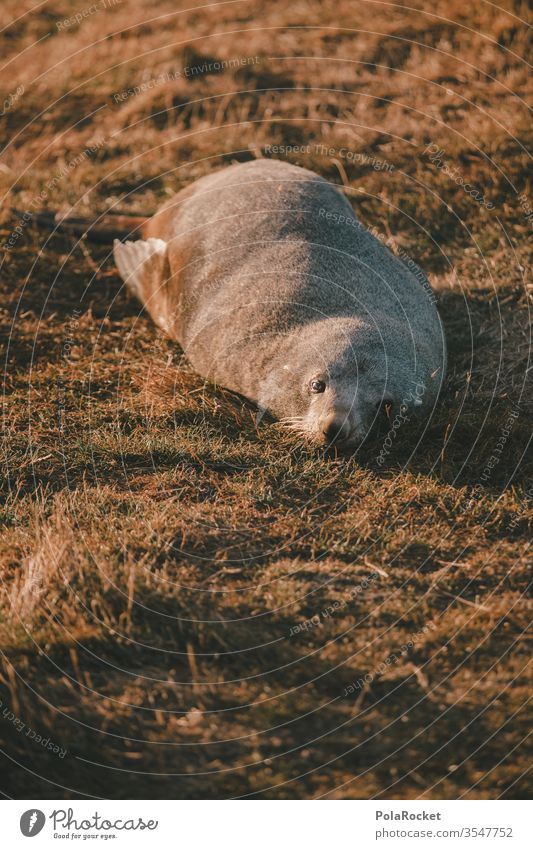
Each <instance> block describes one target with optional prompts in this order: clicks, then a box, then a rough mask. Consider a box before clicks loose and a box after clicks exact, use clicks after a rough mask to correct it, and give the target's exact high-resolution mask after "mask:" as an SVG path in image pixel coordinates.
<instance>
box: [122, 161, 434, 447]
mask: <svg viewBox="0 0 533 849" xmlns="http://www.w3.org/2000/svg"><path fill="white" fill-rule="evenodd" d="M143 237H144V238H143V240H142V241H137V242H126V243H125V244H124V243H121V242H118V241H117V242H115V248H114V255H115V260H116V263H117V267H118V269H119V271H120V273H121V275H122V277H123V278H124V280H125V281H126V282H127V283H128V285H129V286H130V287H131V288H132V290H133V291H134V292H135V294H136V295H137V296H138V297H139V299H140V300H141V302H142V303H143V304H144V305H145V307H146V309H147V310H148V312H149V313H150V314H151V315H152V317H153V318H154V320H155V322H156V323H157V324H158V325H159V326H160V327H161V328H162V329H163V330H164V331H165V332H166V333H167V334H169V335H170V336H171V337H172V338H173V339H175V340H176V341H177V342H179V343H180V345H181V346H182V348H183V350H184V351H185V353H186V355H187V357H188V359H189V360H190V362H191V364H192V365H193V367H194V368H195V369H196V370H197V371H198V372H199V373H200V374H201V375H203V376H204V377H206V378H208V379H210V380H213V381H215V382H217V383H219V384H221V385H223V386H226V387H228V388H229V389H232V390H234V391H236V392H239V393H241V394H242V395H245V396H246V397H248V398H250V399H251V400H252V401H254V402H255V403H256V404H257V405H258V406H259V407H261V408H263V409H265V410H268V411H269V412H270V413H272V414H273V415H274V416H275V417H278V418H282V419H285V420H286V421H288V422H290V423H291V424H292V425H293V426H294V427H295V428H296V429H298V430H300V431H302V432H304V433H306V434H308V435H310V436H315V437H317V438H319V439H321V440H322V439H324V438H325V439H329V438H330V437H331V436H334V435H337V436H338V437H339V438H340V439H342V441H344V442H346V443H347V444H349V445H352V444H355V443H357V442H358V441H360V440H361V439H362V438H363V437H364V436H365V435H366V433H367V432H368V430H369V428H370V426H371V425H372V422H373V421H374V419H375V418H376V416H379V415H380V411H382V410H385V411H386V412H387V413H388V414H390V412H391V411H394V409H395V408H397V409H399V408H400V407H401V406H402V405H404V406H410V405H415V406H416V405H418V406H419V408H420V409H425V410H429V409H431V407H432V405H433V404H434V403H435V400H436V398H437V395H438V391H439V388H440V386H441V384H442V380H443V377H444V371H445V342H444V335H443V330H442V326H441V323H440V320H439V316H438V313H437V310H436V307H435V305H434V299H433V298H432V296H431V290H430V288H429V284H427V281H425V278H423V276H422V275H421V273H419V274H418V273H416V274H415V273H414V272H413V271H412V270H410V268H409V267H408V266H407V265H406V264H405V263H403V262H402V261H401V260H400V259H398V258H397V257H395V256H394V255H393V254H392V253H391V252H390V251H389V250H388V249H387V248H386V247H385V246H384V245H383V244H382V243H381V242H380V241H379V239H376V238H375V237H374V236H372V235H371V234H370V233H369V232H368V231H367V230H365V228H364V227H363V226H362V225H361V224H359V222H358V221H357V219H356V218H355V216H354V214H353V211H352V208H351V206H350V204H349V203H348V201H347V200H346V199H345V198H344V196H343V195H342V194H341V192H340V191H339V190H338V189H337V188H336V187H334V186H332V185H331V184H330V183H328V182H327V181H326V180H324V179H322V178H321V177H319V176H317V175H316V174H313V173H312V172H310V171H307V170H305V169H303V168H298V167H296V166H293V165H289V164H286V163H281V162H278V161H274V160H267V159H260V160H256V161H254V162H248V163H245V164H240V165H233V166H231V167H229V168H226V169H224V170H222V171H218V172H216V173H214V174H210V175H208V176H206V177H203V178H202V179H200V180H198V181H197V182H195V183H193V184H192V185H191V186H189V187H188V188H186V189H185V190H183V191H181V192H179V193H178V194H177V195H176V196H175V197H174V198H172V199H171V200H170V201H169V202H168V203H167V204H165V206H164V207H163V208H162V209H161V210H160V211H159V212H158V213H157V214H156V215H155V216H154V217H153V218H152V219H150V220H149V221H148V223H147V224H146V225H145V227H144V229H143ZM413 267H414V266H413ZM414 268H415V269H416V267H414ZM417 271H418V270H417ZM420 277H422V281H421V279H420ZM313 381H314V382H313ZM317 381H318V383H317ZM317 388H318V390H319V391H316V390H317ZM332 425H334V426H335V427H334V429H333V430H332Z"/></svg>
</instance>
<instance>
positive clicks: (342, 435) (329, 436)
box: [320, 413, 350, 443]
mask: <svg viewBox="0 0 533 849" xmlns="http://www.w3.org/2000/svg"><path fill="white" fill-rule="evenodd" d="M320 429H321V431H322V434H323V436H324V439H325V440H326V442H327V443H331V442H343V440H345V439H348V436H349V435H350V425H349V423H348V419H347V417H346V416H339V415H338V414H337V413H330V415H329V416H326V417H325V418H323V419H322V421H321V423H320Z"/></svg>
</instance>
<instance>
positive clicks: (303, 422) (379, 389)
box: [260, 319, 433, 449]
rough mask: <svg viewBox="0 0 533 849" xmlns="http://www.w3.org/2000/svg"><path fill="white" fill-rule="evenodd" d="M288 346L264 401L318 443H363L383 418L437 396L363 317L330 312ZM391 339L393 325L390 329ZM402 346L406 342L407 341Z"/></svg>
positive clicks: (349, 445)
mask: <svg viewBox="0 0 533 849" xmlns="http://www.w3.org/2000/svg"><path fill="white" fill-rule="evenodd" d="M313 330H314V332H313V333H311V332H310V328H306V331H305V338H303V337H302V336H300V337H299V338H298V340H297V344H295V345H294V344H293V345H291V347H290V349H289V350H283V351H282V352H281V356H280V357H279V358H278V359H277V362H276V364H275V367H274V369H273V371H272V373H271V375H270V378H269V380H268V384H267V386H268V392H267V395H268V397H266V396H265V397H264V398H263V399H260V405H261V406H262V407H264V408H265V409H270V411H271V412H273V413H274V415H276V416H277V417H278V418H279V419H280V421H281V422H282V423H283V424H285V425H286V426H287V427H289V428H290V429H292V430H294V431H297V432H298V433H299V434H301V435H302V436H304V437H305V438H306V439H307V440H309V441H310V442H313V443H315V444H318V445H324V446H326V445H332V444H335V445H336V446H338V447H339V448H341V449H351V448H354V447H355V446H357V445H359V444H360V443H361V442H363V440H365V439H366V437H367V436H368V435H369V434H370V433H371V431H373V430H374V429H375V428H376V427H377V426H378V425H380V424H385V425H387V422H388V423H389V426H391V425H392V422H393V421H394V420H395V419H396V417H397V416H401V417H402V420H404V421H405V420H407V419H408V418H410V417H411V415H412V414H413V413H414V412H418V411H419V410H420V409H421V408H422V406H427V403H428V402H429V401H430V400H431V399H430V396H433V387H432V386H431V387H428V386H427V380H426V379H425V378H423V377H421V376H417V374H416V369H415V367H414V364H415V363H416V355H415V352H413V367H412V368H410V367H409V366H406V362H405V356H404V357H397V356H395V353H394V347H395V346H394V344H392V345H391V344H385V343H384V340H383V335H382V334H379V333H376V332H375V329H372V328H370V329H369V332H368V333H365V332H364V328H361V326H360V325H359V324H358V326H357V327H356V328H354V327H352V322H350V323H349V325H348V326H346V323H345V322H340V321H338V320H335V319H327V320H325V321H323V322H319V323H318V325H317V326H315V327H314V328H313ZM388 330H389V333H388V340H389V343H390V340H391V338H392V334H391V331H392V328H388ZM403 350H405V345H404V347H403Z"/></svg>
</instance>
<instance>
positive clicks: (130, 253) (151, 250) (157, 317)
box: [113, 238, 172, 335]
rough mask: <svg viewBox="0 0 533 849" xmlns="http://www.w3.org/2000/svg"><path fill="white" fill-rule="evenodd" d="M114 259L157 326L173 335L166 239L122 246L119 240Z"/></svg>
mask: <svg viewBox="0 0 533 849" xmlns="http://www.w3.org/2000/svg"><path fill="white" fill-rule="evenodd" d="M113 256H114V258H115V263H116V266H117V268H118V270H119V274H120V276H121V277H122V279H123V280H124V282H125V284H126V285H127V286H128V288H129V289H130V291H131V292H133V293H134V294H135V295H136V296H137V297H138V299H139V300H140V301H141V303H142V304H143V305H144V306H145V307H146V309H147V310H148V312H149V313H150V315H151V316H152V318H153V319H154V321H155V322H156V324H158V325H159V326H160V327H161V329H162V330H164V331H165V332H166V333H169V334H170V335H172V334H171V330H170V322H169V318H170V315H169V307H170V304H169V303H168V287H167V282H168V278H169V276H170V265H169V262H168V243H167V242H165V241H164V240H163V239H152V238H151V239H146V240H140V241H137V242H120V241H119V240H118V239H115V242H114V244H113Z"/></svg>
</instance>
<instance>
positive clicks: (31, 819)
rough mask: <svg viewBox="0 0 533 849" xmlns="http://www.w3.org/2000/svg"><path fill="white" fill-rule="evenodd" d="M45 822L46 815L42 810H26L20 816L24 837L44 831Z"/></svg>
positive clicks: (33, 835)
mask: <svg viewBox="0 0 533 849" xmlns="http://www.w3.org/2000/svg"><path fill="white" fill-rule="evenodd" d="M45 822H46V817H45V815H44V814H43V812H42V811H39V810H38V809H37V808H30V810H29V811H24V813H23V814H22V816H21V818H20V830H21V832H22V833H23V835H24V837H35V835H36V834H39V832H40V831H42V829H43V826H44V824H45Z"/></svg>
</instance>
